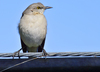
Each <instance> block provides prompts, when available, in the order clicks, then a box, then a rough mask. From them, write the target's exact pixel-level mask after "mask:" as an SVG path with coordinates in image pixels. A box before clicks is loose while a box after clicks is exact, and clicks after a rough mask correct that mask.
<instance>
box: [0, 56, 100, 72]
mask: <svg viewBox="0 0 100 72" xmlns="http://www.w3.org/2000/svg"><path fill="white" fill-rule="evenodd" d="M25 60H27V59H14V60H13V59H0V71H1V70H3V69H5V68H7V67H10V66H12V65H15V64H17V63H20V62H23V61H25ZM4 72H100V57H69V58H67V57H66V58H47V59H44V58H40V59H36V60H32V61H29V62H26V63H24V64H21V65H19V66H16V67H13V68H11V69H9V70H7V71H4Z"/></svg>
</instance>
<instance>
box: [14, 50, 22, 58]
mask: <svg viewBox="0 0 100 72" xmlns="http://www.w3.org/2000/svg"><path fill="white" fill-rule="evenodd" d="M21 50H22V48H21V49H19V50H18V51H16V52H14V54H13V59H14V57H15V55H16V54H17V53H18V57H19V59H20V56H19V53H20V51H21Z"/></svg>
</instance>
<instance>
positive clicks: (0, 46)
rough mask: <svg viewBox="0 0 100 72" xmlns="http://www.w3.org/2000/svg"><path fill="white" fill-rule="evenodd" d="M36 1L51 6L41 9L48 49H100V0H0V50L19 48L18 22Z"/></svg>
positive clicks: (81, 50) (0, 51)
mask: <svg viewBox="0 0 100 72" xmlns="http://www.w3.org/2000/svg"><path fill="white" fill-rule="evenodd" d="M36 2H41V3H43V4H44V5H45V6H52V7H53V8H52V9H49V10H46V11H45V12H44V15H45V17H46V19H47V23H48V27H47V29H48V31H47V37H46V43H45V47H44V48H45V50H46V51H47V52H99V51H100V0H0V53H13V52H15V51H17V50H18V49H20V48H21V44H20V37H19V34H18V29H17V26H18V23H19V21H20V17H21V14H22V12H23V11H24V10H25V9H26V8H27V7H28V6H29V5H30V4H32V3H36Z"/></svg>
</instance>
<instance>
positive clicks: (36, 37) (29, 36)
mask: <svg viewBox="0 0 100 72" xmlns="http://www.w3.org/2000/svg"><path fill="white" fill-rule="evenodd" d="M20 31H21V34H20V35H21V38H22V40H23V42H24V43H25V44H26V45H27V46H28V47H38V46H39V45H41V43H42V41H43V39H44V38H45V36H46V27H45V26H44V27H43V26H42V27H41V26H31V25H28V26H27V28H25V27H23V28H22V29H21V30H20Z"/></svg>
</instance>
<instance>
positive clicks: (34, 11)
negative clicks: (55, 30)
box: [18, 3, 52, 52]
mask: <svg viewBox="0 0 100 72" xmlns="http://www.w3.org/2000/svg"><path fill="white" fill-rule="evenodd" d="M50 8H52V7H49V6H44V5H43V4H42V3H33V4H31V5H30V6H28V7H27V8H26V10H25V11H24V12H23V13H22V17H21V19H20V23H19V25H18V30H19V34H20V39H21V45H22V50H23V52H42V50H44V49H43V47H44V43H45V39H46V33H47V21H46V18H45V16H44V15H43V13H44V11H45V10H46V9H50ZM44 52H45V51H44Z"/></svg>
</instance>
